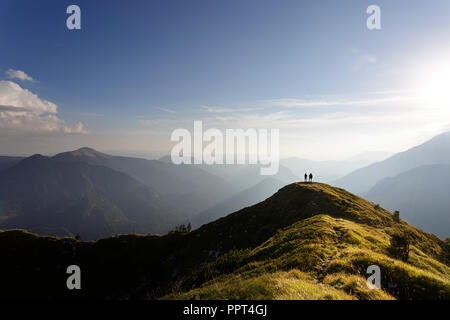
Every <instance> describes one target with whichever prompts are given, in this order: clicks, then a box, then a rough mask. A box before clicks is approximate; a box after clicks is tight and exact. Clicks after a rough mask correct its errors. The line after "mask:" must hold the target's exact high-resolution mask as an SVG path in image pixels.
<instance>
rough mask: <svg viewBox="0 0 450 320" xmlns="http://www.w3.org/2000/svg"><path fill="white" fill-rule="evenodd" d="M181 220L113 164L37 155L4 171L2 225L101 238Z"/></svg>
mask: <svg viewBox="0 0 450 320" xmlns="http://www.w3.org/2000/svg"><path fill="white" fill-rule="evenodd" d="M181 221H184V220H183V219H181V218H180V217H179V216H178V215H177V211H176V210H175V209H173V208H172V207H171V206H170V205H168V204H167V203H166V202H165V201H164V200H163V199H162V198H161V196H160V195H159V194H158V193H156V192H155V191H153V190H151V189H150V188H148V187H146V186H144V185H143V184H142V183H140V182H138V181H136V180H135V179H133V178H131V177H129V176H127V175H126V174H124V173H121V172H118V171H115V170H112V169H109V168H107V167H103V166H93V165H89V164H86V163H82V162H63V161H58V160H55V159H52V158H47V157H44V156H41V155H34V156H32V157H29V158H26V159H24V160H22V161H21V162H19V163H18V164H16V165H15V166H14V167H12V168H10V169H8V170H6V171H3V172H2V173H0V226H1V227H2V228H17V227H20V228H26V229H28V230H32V231H36V232H38V233H40V234H47V233H52V234H57V235H75V234H77V233H79V234H80V235H81V236H82V237H83V238H85V239H98V238H102V237H107V236H111V235H114V234H117V233H130V232H132V231H133V230H135V231H137V232H142V233H163V232H167V231H168V230H170V229H171V228H172V227H173V225H175V224H177V223H180V222H181Z"/></svg>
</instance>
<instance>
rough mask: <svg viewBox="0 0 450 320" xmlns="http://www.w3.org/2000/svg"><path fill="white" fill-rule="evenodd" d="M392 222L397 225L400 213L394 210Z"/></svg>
mask: <svg viewBox="0 0 450 320" xmlns="http://www.w3.org/2000/svg"><path fill="white" fill-rule="evenodd" d="M394 221H395V222H397V223H399V222H400V211H398V210H396V211H395V212H394Z"/></svg>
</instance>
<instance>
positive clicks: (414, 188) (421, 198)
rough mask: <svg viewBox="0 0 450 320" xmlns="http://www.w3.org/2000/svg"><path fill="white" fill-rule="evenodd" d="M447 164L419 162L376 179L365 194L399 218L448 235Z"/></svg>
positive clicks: (449, 175) (449, 173)
mask: <svg viewBox="0 0 450 320" xmlns="http://www.w3.org/2000/svg"><path fill="white" fill-rule="evenodd" d="M449 190H450V165H430V166H421V167H418V168H415V169H412V170H409V171H407V172H404V173H401V174H399V175H397V176H395V177H391V178H386V179H383V180H382V181H380V182H378V183H377V184H376V185H375V186H374V187H373V188H372V189H370V191H369V192H368V193H367V194H366V197H367V198H368V199H370V200H371V201H373V202H375V203H379V204H380V205H381V206H383V207H384V208H387V209H389V210H391V211H394V210H399V211H400V215H401V216H402V218H403V219H405V220H406V221H408V222H410V223H411V224H413V225H415V226H417V227H419V228H421V229H423V230H425V231H427V232H432V233H434V234H436V235H438V236H439V237H441V238H446V237H449V236H450V198H449V196H448V193H449Z"/></svg>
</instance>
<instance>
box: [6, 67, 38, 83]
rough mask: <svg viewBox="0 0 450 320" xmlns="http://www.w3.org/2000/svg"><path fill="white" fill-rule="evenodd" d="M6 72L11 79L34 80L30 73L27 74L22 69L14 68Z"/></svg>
mask: <svg viewBox="0 0 450 320" xmlns="http://www.w3.org/2000/svg"><path fill="white" fill-rule="evenodd" d="M5 74H6V75H7V76H8V77H9V78H10V79H18V80H21V81H34V80H33V78H32V77H30V76H29V75H27V74H26V73H25V72H23V71H22V70H13V69H9V70H8V71H6V72H5Z"/></svg>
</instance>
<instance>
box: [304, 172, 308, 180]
mask: <svg viewBox="0 0 450 320" xmlns="http://www.w3.org/2000/svg"><path fill="white" fill-rule="evenodd" d="M305 182H308V175H307V174H306V173H305Z"/></svg>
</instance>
